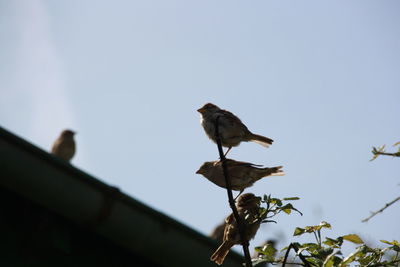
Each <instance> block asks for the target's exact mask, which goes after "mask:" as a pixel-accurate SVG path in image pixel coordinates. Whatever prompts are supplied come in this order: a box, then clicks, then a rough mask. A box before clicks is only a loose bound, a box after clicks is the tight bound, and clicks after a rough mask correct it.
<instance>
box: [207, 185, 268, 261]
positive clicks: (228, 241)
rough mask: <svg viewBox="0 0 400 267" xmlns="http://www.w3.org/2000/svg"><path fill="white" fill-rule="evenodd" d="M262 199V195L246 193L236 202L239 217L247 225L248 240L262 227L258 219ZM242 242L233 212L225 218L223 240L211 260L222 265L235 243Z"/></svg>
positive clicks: (246, 235)
mask: <svg viewBox="0 0 400 267" xmlns="http://www.w3.org/2000/svg"><path fill="white" fill-rule="evenodd" d="M260 200H261V198H260V197H256V196H255V195H254V194H252V193H246V194H243V195H241V196H240V197H239V199H238V201H237V203H236V208H237V211H238V214H239V217H240V218H241V220H242V222H243V224H244V227H245V233H244V235H245V236H244V238H245V239H246V240H247V241H249V240H250V239H252V238H253V237H254V236H255V235H256V233H257V230H258V228H259V227H260V223H261V222H260V220H259V219H258V214H259V208H260ZM241 243H242V242H241V238H240V234H239V227H238V225H237V223H236V220H235V217H234V215H233V213H232V214H230V215H229V216H228V217H227V218H226V219H225V230H224V239H223V242H222V244H221V245H220V246H219V247H218V248H217V250H216V251H215V252H214V253H213V254H212V256H211V257H210V260H211V261H214V262H215V263H216V264H218V265H221V264H222V263H223V262H224V259H225V257H226V255H228V253H229V250H230V249H231V248H232V247H233V246H234V245H238V244H241Z"/></svg>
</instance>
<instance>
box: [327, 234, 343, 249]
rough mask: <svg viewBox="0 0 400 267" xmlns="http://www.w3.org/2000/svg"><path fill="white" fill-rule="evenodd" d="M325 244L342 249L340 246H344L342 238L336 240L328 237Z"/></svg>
mask: <svg viewBox="0 0 400 267" xmlns="http://www.w3.org/2000/svg"><path fill="white" fill-rule="evenodd" d="M323 243H324V244H325V245H327V246H330V247H334V248H340V246H341V245H342V244H343V238H342V237H341V236H339V237H338V238H336V239H332V238H329V237H326V238H325V241H324V242H323Z"/></svg>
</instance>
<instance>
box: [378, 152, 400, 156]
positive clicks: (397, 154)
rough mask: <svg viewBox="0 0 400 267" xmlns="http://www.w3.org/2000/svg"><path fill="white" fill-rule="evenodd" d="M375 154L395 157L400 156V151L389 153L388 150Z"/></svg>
mask: <svg viewBox="0 0 400 267" xmlns="http://www.w3.org/2000/svg"><path fill="white" fill-rule="evenodd" d="M375 155H385V156H393V157H400V153H399V152H396V153H387V152H375Z"/></svg>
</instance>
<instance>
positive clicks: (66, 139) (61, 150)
mask: <svg viewBox="0 0 400 267" xmlns="http://www.w3.org/2000/svg"><path fill="white" fill-rule="evenodd" d="M74 135H75V132H73V131H71V130H64V131H62V132H61V134H60V136H59V137H58V138H57V140H56V141H55V142H54V144H53V147H52V149H51V153H52V154H53V155H56V156H57V157H59V158H61V159H63V160H66V161H70V160H71V159H72V157H73V156H74V154H75V150H76V149H75V141H74Z"/></svg>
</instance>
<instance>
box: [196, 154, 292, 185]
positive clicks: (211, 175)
mask: <svg viewBox="0 0 400 267" xmlns="http://www.w3.org/2000/svg"><path fill="white" fill-rule="evenodd" d="M225 163H226V168H227V171H228V176H229V180H230V182H231V189H232V190H236V191H241V192H242V191H243V190H244V189H246V188H247V187H250V186H252V185H253V184H254V183H255V182H256V181H258V180H260V179H261V178H263V177H267V176H281V175H285V173H284V172H283V171H282V170H281V168H282V166H278V167H272V168H260V167H261V165H255V164H252V163H248V162H242V161H236V160H233V159H226V161H225ZM196 173H197V174H201V175H203V176H204V177H206V178H207V179H208V180H209V181H211V182H213V183H214V184H216V185H218V186H220V187H223V188H226V184H225V177H224V174H223V170H222V161H219V160H217V161H208V162H204V163H203V165H201V167H200V169H199V170H198V171H197V172H196Z"/></svg>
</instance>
